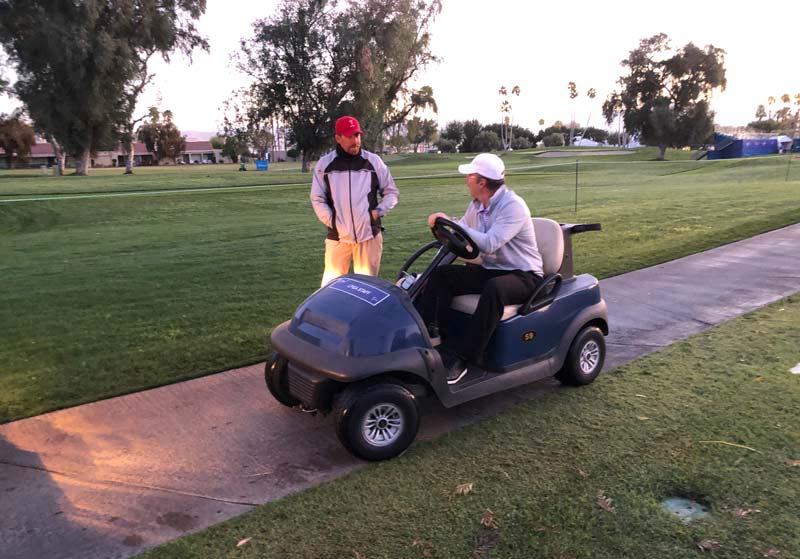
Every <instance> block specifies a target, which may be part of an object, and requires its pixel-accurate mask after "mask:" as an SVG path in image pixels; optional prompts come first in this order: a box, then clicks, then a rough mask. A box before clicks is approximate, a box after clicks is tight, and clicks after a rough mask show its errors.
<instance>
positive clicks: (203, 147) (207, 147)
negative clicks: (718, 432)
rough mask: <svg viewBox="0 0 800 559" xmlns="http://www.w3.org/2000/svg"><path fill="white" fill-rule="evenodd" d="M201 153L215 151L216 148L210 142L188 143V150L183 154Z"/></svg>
mask: <svg viewBox="0 0 800 559" xmlns="http://www.w3.org/2000/svg"><path fill="white" fill-rule="evenodd" d="M201 151H214V146H212V145H211V142H209V141H208V140H206V141H204V142H186V149H184V150H183V152H181V153H194V152H201Z"/></svg>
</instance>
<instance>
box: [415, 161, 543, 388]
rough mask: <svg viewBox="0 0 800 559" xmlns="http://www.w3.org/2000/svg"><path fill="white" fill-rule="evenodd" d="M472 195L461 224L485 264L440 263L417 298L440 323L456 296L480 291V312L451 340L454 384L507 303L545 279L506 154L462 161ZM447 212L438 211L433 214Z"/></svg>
mask: <svg viewBox="0 0 800 559" xmlns="http://www.w3.org/2000/svg"><path fill="white" fill-rule="evenodd" d="M458 170H459V172H460V173H462V174H464V175H466V177H465V181H466V183H467V186H468V187H469V193H470V196H471V197H472V202H470V204H469V206H468V207H467V212H466V213H465V214H464V217H462V218H461V219H460V220H458V221H457V223H458V224H459V225H461V227H462V228H463V229H464V231H466V233H467V235H469V236H470V237H471V238H472V240H473V241H474V242H475V244H476V245H477V246H478V248H479V249H480V251H481V259H482V262H481V264H480V265H474V264H467V265H466V266H462V265H449V266H440V267H438V268H436V269H435V270H434V271H433V273H432V274H431V276H430V280H429V283H428V285H427V286H426V288H425V291H424V292H423V294H422V296H421V297H420V299H419V300H418V302H417V306H418V308H419V310H420V313H421V315H422V318H423V319H424V320H425V322H426V323H428V324H433V325H434V326H437V327H438V319H439V318H440V317H442V316H444V313H445V312H447V311H448V309H449V308H450V303H451V301H452V300H453V297H455V296H457V295H467V294H470V293H480V295H481V297H480V301H479V302H478V307H477V308H476V309H475V313H474V314H473V315H472V316H471V317H470V319H469V323H468V324H467V328H466V334H465V336H464V337H463V338H462V339H456V340H448V347H449V348H450V349H451V353H450V354H446V355H445V365H446V366H447V368H448V374H447V382H448V383H449V384H454V383H456V382H458V381H459V380H461V379H462V378H463V376H464V375H465V374H466V373H467V370H468V368H467V365H468V363H477V362H478V361H479V360H480V358H481V357H482V356H483V352H484V351H485V350H486V347H487V346H488V345H489V340H490V339H491V337H492V334H494V331H495V329H497V325H498V324H499V323H500V318H501V317H502V316H503V307H504V306H506V305H517V304H521V303H524V302H525V301H527V300H528V298H529V297H530V296H531V295H532V294H533V292H534V290H535V289H536V288H537V287H538V286H539V284H540V283H541V281H542V275H543V270H542V255H541V254H540V253H539V248H538V246H537V244H536V234H535V233H534V230H533V221H532V220H531V211H530V210H529V209H528V205H527V204H526V203H525V200H523V199H522V198H520V197H519V196H517V194H515V193H514V191H512V190H509V189H508V187H507V186H506V185H505V178H504V177H505V165H504V164H503V160H502V159H500V158H499V157H497V156H496V155H493V154H491V153H482V154H480V155H478V156H476V157H475V158H474V159H473V160H472V163H469V164H465V165H459V167H458ZM439 217H443V218H445V219H450V218H449V217H447V215H445V214H443V213H441V212H437V213H434V214H431V215H430V216H429V217H428V225H429V226H430V227H433V225H434V223H435V222H436V219H437V218H439Z"/></svg>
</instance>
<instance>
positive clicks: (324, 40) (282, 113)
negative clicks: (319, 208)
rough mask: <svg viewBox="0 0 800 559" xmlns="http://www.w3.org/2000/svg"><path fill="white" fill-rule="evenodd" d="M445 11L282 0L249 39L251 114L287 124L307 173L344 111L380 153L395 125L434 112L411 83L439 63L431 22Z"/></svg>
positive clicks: (405, 0) (245, 53)
mask: <svg viewBox="0 0 800 559" xmlns="http://www.w3.org/2000/svg"><path fill="white" fill-rule="evenodd" d="M440 10H441V3H440V0H351V1H349V2H346V3H340V2H337V0H283V2H282V3H281V5H280V7H279V9H278V12H277V13H276V14H275V15H274V16H272V17H270V18H266V19H263V20H260V21H258V22H256V23H255V25H254V36H253V37H252V38H251V39H248V40H244V41H242V53H241V55H240V57H239V68H240V69H241V70H242V71H243V72H245V73H247V74H249V75H250V76H251V77H252V78H253V79H254V83H253V85H252V86H251V88H250V90H249V92H248V94H249V100H248V101H247V104H248V106H249V109H253V110H252V111H250V110H249V109H248V110H249V112H250V114H251V115H254V116H259V117H261V118H265V117H267V116H278V117H280V118H281V120H282V121H284V122H286V123H287V125H288V126H289V127H290V128H291V130H292V137H293V139H294V141H295V142H296V145H297V147H298V149H299V150H300V151H301V153H302V156H303V169H304V170H307V169H308V161H309V160H310V159H311V158H313V157H316V156H317V155H319V154H320V153H321V152H322V151H323V150H324V149H326V148H328V147H329V146H330V145H331V139H332V136H333V122H334V121H335V119H336V118H337V117H339V116H341V115H342V114H351V115H353V116H355V117H356V118H358V119H359V121H360V122H361V125H362V129H363V130H364V145H365V146H366V147H367V148H371V149H376V150H377V149H379V147H380V146H379V145H378V144H379V143H380V141H381V139H382V137H383V132H384V131H385V130H386V129H387V128H389V127H390V126H392V125H394V124H398V123H401V122H403V121H404V120H406V117H407V116H408V115H409V114H411V112H413V111H414V110H415V109H420V108H424V107H430V108H432V109H434V110H435V109H436V104H435V100H434V99H433V91H432V90H431V89H430V88H429V87H427V88H425V87H423V88H421V89H420V90H412V89H410V87H409V85H408V84H409V83H410V81H411V79H412V78H413V77H414V76H415V75H416V74H417V73H418V71H419V70H420V69H421V68H422V67H424V66H425V65H426V64H428V63H429V62H431V61H434V60H436V59H435V57H434V56H433V55H432V54H431V52H430V49H429V43H430V35H429V32H428V28H429V26H430V24H431V23H432V21H433V18H434V17H435V16H436V15H437V14H438V13H439V11H440Z"/></svg>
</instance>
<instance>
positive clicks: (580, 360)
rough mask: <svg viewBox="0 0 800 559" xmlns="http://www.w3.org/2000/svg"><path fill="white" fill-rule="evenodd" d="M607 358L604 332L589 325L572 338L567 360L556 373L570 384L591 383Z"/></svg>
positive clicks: (558, 377) (561, 379)
mask: <svg viewBox="0 0 800 559" xmlns="http://www.w3.org/2000/svg"><path fill="white" fill-rule="evenodd" d="M605 359H606V340H605V338H604V337H603V332H602V331H601V330H600V329H599V328H597V327H596V326H587V327H585V328H584V329H583V330H581V331H580V332H578V335H577V336H575V339H574V340H572V345H571V346H570V348H569V353H567V360H566V361H564V366H563V367H562V368H561V370H560V371H558V372H557V373H556V378H557V379H558V380H559V381H561V383H562V384H567V385H570V386H583V385H585V384H590V383H592V382H593V381H594V379H595V378H597V375H599V374H600V371H601V370H602V369H603V362H604V361H605Z"/></svg>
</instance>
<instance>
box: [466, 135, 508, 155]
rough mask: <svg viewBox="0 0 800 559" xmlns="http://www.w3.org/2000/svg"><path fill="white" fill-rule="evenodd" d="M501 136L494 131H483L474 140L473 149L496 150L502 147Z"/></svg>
mask: <svg viewBox="0 0 800 559" xmlns="http://www.w3.org/2000/svg"><path fill="white" fill-rule="evenodd" d="M501 145H502V144H501V143H500V136H498V135H497V134H495V133H494V132H481V133H480V134H478V135H477V136H475V139H474V140H473V141H472V150H473V151H494V150H498V149H500V146H501Z"/></svg>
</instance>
